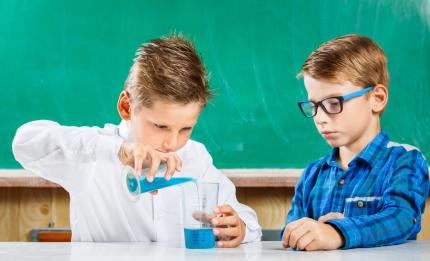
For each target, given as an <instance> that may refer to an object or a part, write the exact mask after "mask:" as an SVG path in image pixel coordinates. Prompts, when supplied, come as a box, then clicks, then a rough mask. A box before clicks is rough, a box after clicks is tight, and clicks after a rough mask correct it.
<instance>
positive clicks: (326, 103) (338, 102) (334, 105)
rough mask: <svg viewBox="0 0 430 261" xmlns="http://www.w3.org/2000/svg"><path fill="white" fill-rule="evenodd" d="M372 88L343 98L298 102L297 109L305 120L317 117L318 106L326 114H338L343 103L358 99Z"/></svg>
mask: <svg viewBox="0 0 430 261" xmlns="http://www.w3.org/2000/svg"><path fill="white" fill-rule="evenodd" d="M373 88H374V87H373V86H369V87H366V88H364V89H361V90H359V91H356V92H352V93H349V94H346V95H343V96H337V97H330V98H326V99H324V100H321V101H319V102H314V101H309V100H306V101H301V102H298V105H299V108H300V110H301V111H302V113H303V115H305V117H307V118H312V117H314V116H315V115H317V111H318V107H319V106H320V107H321V108H322V109H323V110H324V112H325V113H327V114H338V113H341V112H342V110H343V103H344V102H345V101H347V100H350V99H352V98H356V97H360V96H362V95H364V94H365V93H367V92H369V91H371V90H372V89H373Z"/></svg>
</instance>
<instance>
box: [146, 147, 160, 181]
mask: <svg viewBox="0 0 430 261" xmlns="http://www.w3.org/2000/svg"><path fill="white" fill-rule="evenodd" d="M150 156H151V166H150V167H149V170H148V176H147V180H148V182H152V181H153V180H154V177H155V175H156V173H157V169H158V167H159V166H160V162H161V160H160V158H159V157H158V155H157V154H155V152H151V153H150Z"/></svg>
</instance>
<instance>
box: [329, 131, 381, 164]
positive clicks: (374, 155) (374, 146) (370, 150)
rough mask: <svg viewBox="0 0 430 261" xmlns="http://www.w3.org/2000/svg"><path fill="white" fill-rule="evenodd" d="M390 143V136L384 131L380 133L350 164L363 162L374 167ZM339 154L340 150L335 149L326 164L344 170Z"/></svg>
mask: <svg viewBox="0 0 430 261" xmlns="http://www.w3.org/2000/svg"><path fill="white" fill-rule="evenodd" d="M388 142H389V138H388V135H387V134H386V133H385V132H384V131H380V132H379V133H378V135H376V136H375V138H373V140H372V141H371V142H370V143H369V144H367V146H366V147H364V149H363V150H361V151H360V153H359V154H358V155H357V156H356V157H355V158H354V159H353V160H352V161H351V162H350V164H351V163H352V162H355V161H358V160H361V161H364V162H366V163H367V164H369V166H370V167H372V168H373V167H374V166H375V164H376V162H377V160H378V158H379V156H380V155H381V154H382V153H383V151H384V150H383V148H385V147H386V146H387V143H388ZM338 154H339V148H334V149H333V150H332V151H331V153H330V154H329V155H328V156H327V160H326V162H325V163H326V164H327V165H328V166H330V167H337V168H342V167H341V166H340V165H339V163H338V161H337V156H338Z"/></svg>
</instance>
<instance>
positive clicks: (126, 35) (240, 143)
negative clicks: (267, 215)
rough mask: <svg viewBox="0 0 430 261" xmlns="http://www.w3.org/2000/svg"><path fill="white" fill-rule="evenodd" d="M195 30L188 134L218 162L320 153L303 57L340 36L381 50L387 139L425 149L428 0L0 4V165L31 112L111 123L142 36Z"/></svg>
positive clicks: (428, 149)
mask: <svg viewBox="0 0 430 261" xmlns="http://www.w3.org/2000/svg"><path fill="white" fill-rule="evenodd" d="M175 31H176V32H182V33H183V34H184V35H186V36H188V37H190V38H191V39H193V40H194V41H195V43H196V46H197V48H198V50H199V51H200V52H201V54H202V55H203V57H204V61H205V63H206V65H207V68H208V70H209V71H210V75H211V78H210V84H211V86H212V88H213V89H214V90H215V91H216V92H217V93H218V96H217V97H216V98H215V99H214V100H213V102H212V103H211V104H210V105H209V106H208V107H207V108H206V110H205V111H204V113H203V114H202V116H201V118H200V121H199V123H198V126H197V128H196V130H195V132H194V133H193V138H194V139H196V140H198V141H201V142H203V143H205V144H206V146H207V148H208V149H209V151H210V152H211V153H212V155H213V157H214V161H215V164H216V165H217V166H218V167H220V168H291V167H293V168H296V167H297V168H301V167H304V166H305V165H306V164H307V163H309V162H310V161H312V160H314V159H317V158H319V157H321V156H323V155H324V154H326V153H327V152H328V150H329V147H328V146H327V145H326V144H325V142H324V141H323V140H322V139H321V138H320V137H319V135H318V133H317V132H316V130H315V127H314V125H313V122H312V120H309V119H305V118H304V117H303V116H302V115H301V114H300V112H299V110H298V108H297V105H296V101H297V100H299V99H302V98H304V97H306V94H305V91H304V88H303V82H302V81H301V80H298V79H296V78H295V75H296V74H297V72H298V71H299V70H300V67H301V64H302V62H303V61H304V59H305V58H306V57H307V55H308V54H309V53H310V52H311V51H313V50H314V49H315V48H317V47H318V46H319V44H321V43H322V42H324V41H327V40H329V39H331V38H333V37H336V36H340V35H344V34H347V33H360V34H363V35H366V36H370V37H372V38H373V39H374V40H376V41H377V42H378V43H379V44H380V45H381V46H382V47H383V48H384V49H385V51H386V54H387V55H388V57H389V68H390V73H391V76H392V77H391V78H392V81H391V83H392V84H391V86H390V102H389V106H388V108H387V111H386V113H385V114H384V116H383V127H384V129H385V130H386V131H387V132H388V133H389V135H390V137H391V139H392V140H395V141H398V142H402V143H409V144H412V145H415V146H418V147H420V148H421V150H422V151H423V152H424V153H425V155H426V156H427V157H429V156H430V131H429V129H430V113H429V108H428V106H427V104H428V99H429V97H430V2H429V1H424V0H421V1H420V0H415V1H412V0H396V1H393V0H380V1H376V0H375V1H364V0H363V1H359V0H349V1H348V0H332V1H321V0H308V1H301V0H296V1H292V0H289V1H288V0H283V1H275V0H264V1H262V0H243V1H234V0H217V1H200V0H192V1H187V0H177V1H159V0H154V1H142V0H136V1H100V0H98V1H88V0H85V1H84V0H73V1H70V0H69V1H56V0H38V1H37V0H36V1H16V0H2V1H0V80H1V82H0V86H1V94H0V104H1V107H0V117H1V124H0V145H1V147H0V168H19V167H20V166H19V164H18V163H17V162H15V160H14V158H13V155H12V152H11V142H12V138H13V135H14V133H15V130H16V129H17V127H18V126H20V125H21V124H23V123H25V122H28V121H31V120H35V119H51V120H55V121H58V122H59V123H61V124H64V125H98V126H102V125H103V124H104V123H106V122H110V123H118V122H119V117H118V115H117V113H116V109H115V106H116V101H117V96H118V94H119V92H120V91H121V89H122V87H123V83H124V80H125V78H126V76H127V72H128V70H129V67H130V65H131V62H132V58H133V57H134V52H135V50H136V48H137V47H138V46H139V44H141V43H142V42H145V41H148V40H150V39H153V38H157V37H159V36H162V35H166V34H168V33H171V32H175Z"/></svg>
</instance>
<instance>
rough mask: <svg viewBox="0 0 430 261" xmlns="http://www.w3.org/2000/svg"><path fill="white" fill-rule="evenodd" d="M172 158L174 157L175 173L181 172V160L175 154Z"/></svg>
mask: <svg viewBox="0 0 430 261" xmlns="http://www.w3.org/2000/svg"><path fill="white" fill-rule="evenodd" d="M173 156H174V157H175V160H176V171H181V169H182V160H181V159H180V158H179V156H178V155H176V154H174V155H173Z"/></svg>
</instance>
